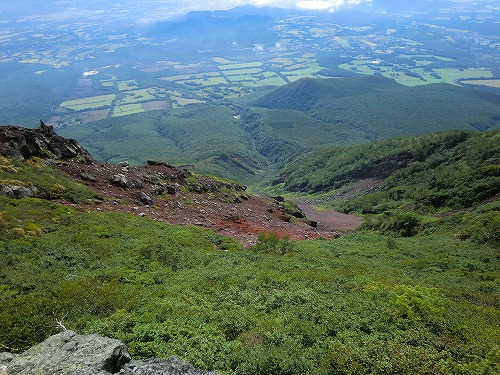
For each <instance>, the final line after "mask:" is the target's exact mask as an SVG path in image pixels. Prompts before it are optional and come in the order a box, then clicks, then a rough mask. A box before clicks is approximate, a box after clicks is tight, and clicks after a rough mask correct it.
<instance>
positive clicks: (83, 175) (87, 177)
mask: <svg viewBox="0 0 500 375" xmlns="http://www.w3.org/2000/svg"><path fill="white" fill-rule="evenodd" d="M80 177H81V178H82V179H83V180H86V181H90V182H95V181H97V178H95V176H93V175H91V174H90V173H86V172H82V173H80Z"/></svg>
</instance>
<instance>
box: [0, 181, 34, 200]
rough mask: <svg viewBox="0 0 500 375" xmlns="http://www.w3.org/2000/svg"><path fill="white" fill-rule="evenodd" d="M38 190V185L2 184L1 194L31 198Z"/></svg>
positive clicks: (0, 187) (18, 197) (10, 196)
mask: <svg viewBox="0 0 500 375" xmlns="http://www.w3.org/2000/svg"><path fill="white" fill-rule="evenodd" d="M36 192H37V189H36V187H26V186H15V185H2V184H0V194H1V195H5V196H7V197H9V198H16V199H21V198H29V197H33V196H34V195H35V194H36Z"/></svg>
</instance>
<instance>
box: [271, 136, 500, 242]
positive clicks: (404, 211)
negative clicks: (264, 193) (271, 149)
mask: <svg viewBox="0 0 500 375" xmlns="http://www.w3.org/2000/svg"><path fill="white" fill-rule="evenodd" d="M274 184H275V185H277V186H278V187H281V188H283V189H285V190H288V191H294V192H300V193H301V197H302V198H300V199H302V200H304V199H308V200H312V202H314V203H317V204H321V205H327V206H334V207H336V208H337V209H340V210H342V211H344V212H346V213H349V212H358V213H362V214H375V216H373V217H368V219H369V220H368V222H367V224H366V226H367V227H371V228H373V229H380V230H382V231H385V230H387V231H389V232H392V231H393V232H396V233H398V234H403V235H406V236H411V235H414V234H416V233H417V232H419V231H421V230H424V229H425V228H426V227H427V228H428V227H429V226H428V225H426V224H425V223H427V224H429V225H430V226H431V227H432V222H434V221H435V218H436V217H437V216H436V215H438V216H439V215H445V216H446V215H451V214H452V213H453V212H455V211H457V210H461V212H462V214H461V216H460V215H459V216H455V224H456V223H457V222H462V224H461V225H462V232H461V233H462V234H461V236H463V237H474V238H476V239H481V241H483V242H488V243H493V244H498V243H500V236H499V233H500V211H499V210H500V206H499V199H498V198H499V195H500V132H499V131H490V132H484V133H468V132H462V131H454V132H445V133H436V134H431V135H426V136H420V137H415V138H399V139H391V140H387V141H382V142H378V143H370V144H365V145H358V146H344V147H335V148H330V149H324V150H316V151H312V152H310V153H309V154H306V155H304V156H303V157H301V158H299V159H297V160H296V161H294V162H293V163H291V164H289V165H288V166H287V167H286V168H285V170H284V172H283V173H282V174H281V176H280V177H279V178H277V179H276V180H275V181H274ZM304 194H305V195H306V197H307V198H305V197H304V196H303V195H304ZM311 194H312V195H311ZM485 203H487V205H486V206H482V204H485ZM471 209H472V210H475V211H473V213H471V214H466V212H467V211H468V210H471ZM430 215H433V216H430Z"/></svg>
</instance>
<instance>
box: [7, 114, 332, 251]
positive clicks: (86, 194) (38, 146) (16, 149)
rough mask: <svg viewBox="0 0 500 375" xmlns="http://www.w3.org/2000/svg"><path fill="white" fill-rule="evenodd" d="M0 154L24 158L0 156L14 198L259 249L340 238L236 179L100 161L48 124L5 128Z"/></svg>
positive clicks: (157, 163) (151, 164)
mask: <svg viewBox="0 0 500 375" xmlns="http://www.w3.org/2000/svg"><path fill="white" fill-rule="evenodd" d="M0 154H4V155H9V156H14V157H17V159H21V161H20V160H16V158H14V159H13V158H10V157H9V158H5V157H2V159H0V162H1V164H0V167H1V169H0V192H1V193H3V194H4V195H7V196H10V197H14V198H15V197H27V196H28V197H32V196H34V197H38V198H47V199H62V200H64V201H65V202H67V203H66V204H70V203H72V204H84V208H83V209H85V210H87V211H100V212H102V211H111V212H129V213H133V214H137V215H141V216H148V217H150V218H153V219H156V220H159V221H164V222H168V223H175V224H193V225H197V226H201V227H205V228H210V229H213V230H215V231H218V232H220V233H223V234H225V235H228V236H232V237H235V238H237V239H239V240H241V241H242V242H244V243H245V244H254V243H255V241H256V239H257V235H258V234H259V233H261V232H264V233H270V232H273V233H278V234H280V235H282V236H289V237H291V238H294V239H301V238H302V239H304V238H316V237H318V236H326V237H332V236H336V235H337V234H335V233H334V232H331V231H330V229H331V228H328V229H325V230H320V229H319V228H314V227H313V226H312V225H314V223H312V222H309V221H307V220H306V219H303V215H302V214H300V210H298V208H294V207H291V206H287V205H285V203H284V202H283V201H282V200H280V199H272V198H259V197H255V196H253V195H251V194H249V193H248V192H246V186H244V185H243V184H241V183H238V182H234V181H230V180H223V179H219V178H215V177H206V176H200V175H196V174H194V173H192V172H191V171H189V170H188V169H186V168H176V167H174V166H172V165H169V164H167V163H165V162H161V161H153V160H149V161H148V163H147V164H146V165H143V166H131V165H129V163H128V162H121V163H119V164H107V163H99V162H97V161H95V160H94V159H93V158H92V156H91V155H90V154H89V153H88V152H87V151H86V150H84V149H83V148H81V146H80V145H79V144H78V143H76V141H74V140H65V139H64V138H62V137H60V136H58V135H56V134H55V133H54V131H53V129H52V128H51V127H47V126H45V124H43V122H42V125H41V129H40V130H39V129H24V128H15V127H0ZM47 158H49V159H47ZM23 159H27V161H25V162H23V161H22V160H23ZM61 171H64V172H65V173H62V172H61ZM70 177H72V178H70ZM77 182H79V183H77ZM84 185H87V186H88V187H90V189H89V188H86V187H85V186H84ZM96 198H97V199H96ZM292 218H293V220H292Z"/></svg>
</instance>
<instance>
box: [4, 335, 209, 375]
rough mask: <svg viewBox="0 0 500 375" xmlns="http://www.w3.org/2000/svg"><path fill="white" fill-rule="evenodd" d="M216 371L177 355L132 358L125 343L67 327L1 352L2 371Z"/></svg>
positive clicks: (23, 374) (44, 374)
mask: <svg viewBox="0 0 500 375" xmlns="http://www.w3.org/2000/svg"><path fill="white" fill-rule="evenodd" d="M110 374H121V375H217V373H215V372H209V371H206V370H199V369H196V368H195V367H193V366H191V365H190V364H189V363H187V362H184V361H181V360H179V359H177V358H175V357H170V358H169V359H168V360H166V361H165V360H162V359H156V358H152V359H146V360H141V361H131V358H130V355H129V354H128V352H127V348H126V347H125V345H124V344H123V343H122V342H121V341H119V340H116V339H110V338H107V337H102V336H99V335H95V334H93V335H78V334H76V333H75V332H73V331H64V332H61V333H59V334H57V335H54V336H51V337H49V338H48V339H47V340H45V341H44V342H42V343H40V344H38V345H35V346H33V347H32V348H30V349H28V350H27V351H25V352H24V353H22V354H18V355H13V354H10V353H0V375H110Z"/></svg>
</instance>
